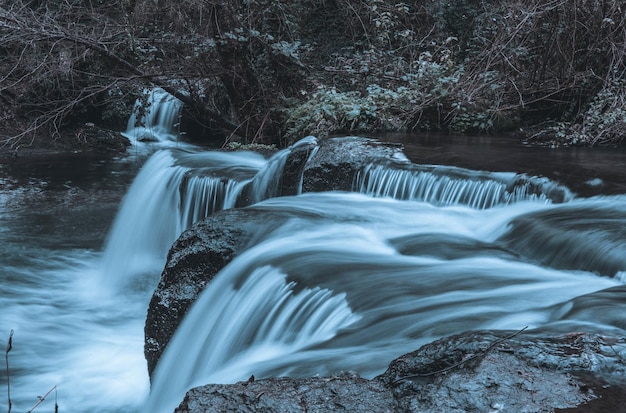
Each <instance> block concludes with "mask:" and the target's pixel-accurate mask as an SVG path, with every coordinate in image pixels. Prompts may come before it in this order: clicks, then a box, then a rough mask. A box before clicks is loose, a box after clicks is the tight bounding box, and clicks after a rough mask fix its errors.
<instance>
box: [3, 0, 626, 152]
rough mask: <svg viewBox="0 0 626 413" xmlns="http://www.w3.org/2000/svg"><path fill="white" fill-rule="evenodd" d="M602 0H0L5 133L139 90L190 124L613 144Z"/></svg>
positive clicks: (201, 130) (71, 123)
mask: <svg viewBox="0 0 626 413" xmlns="http://www.w3.org/2000/svg"><path fill="white" fill-rule="evenodd" d="M624 11H625V10H623V8H622V2H620V1H600V0H484V1H470V0H461V1H454V2H451V1H450V2H448V1H434V0H432V1H407V2H395V1H394V2H389V1H381V0H294V1H276V0H180V1H173V0H117V1H104V0H39V1H37V0H31V1H27V0H0V122H1V123H0V124H1V125H3V126H4V130H3V131H2V133H4V135H3V137H2V138H3V142H4V144H5V145H16V144H18V143H20V142H22V143H23V142H25V141H32V139H34V138H36V139H37V140H39V141H40V140H42V139H53V140H54V139H56V138H57V137H58V136H60V135H61V134H62V133H63V130H64V128H70V129H71V128H72V127H76V125H81V124H84V123H85V122H94V123H96V124H97V125H98V126H102V127H107V128H111V129H114V130H122V129H124V128H125V123H126V119H127V118H128V116H129V114H130V111H131V110H132V108H133V103H134V101H135V99H136V98H137V97H139V96H141V95H142V93H143V91H144V90H145V88H149V87H155V86H159V87H163V88H165V89H166V90H168V91H170V92H171V93H173V94H175V95H176V96H177V97H179V98H180V99H181V100H183V102H184V103H185V119H187V125H189V126H187V128H188V129H189V134H191V135H194V136H196V137H199V138H201V139H204V140H205V141H211V142H212V143H214V144H223V143H225V142H227V141H230V140H238V141H241V142H243V143H274V144H278V145H286V144H289V143H291V142H293V141H294V140H296V139H299V138H300V137H302V136H304V135H307V134H314V135H316V136H325V135H329V134H336V133H348V132H361V133H375V132H380V131H418V130H425V131H433V130H440V131H448V132H455V133H503V132H514V133H515V135H516V136H519V137H521V138H523V139H527V140H529V141H534V142H542V143H549V144H551V145H615V144H619V143H621V142H622V141H623V136H624V132H625V130H626V105H625V99H626V87H625V86H626V82H625V76H624V71H625V70H626V60H625V55H626V25H624V24H623V19H624Z"/></svg>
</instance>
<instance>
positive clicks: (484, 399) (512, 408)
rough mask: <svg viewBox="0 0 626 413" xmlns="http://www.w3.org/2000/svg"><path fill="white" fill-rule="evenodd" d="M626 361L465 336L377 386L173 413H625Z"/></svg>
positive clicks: (586, 349)
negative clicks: (340, 412)
mask: <svg viewBox="0 0 626 413" xmlns="http://www.w3.org/2000/svg"><path fill="white" fill-rule="evenodd" d="M624 354H626V339H624V338H623V337H622V338H617V337H608V336H600V335H596V334H586V333H575V334H569V335H560V336H549V335H542V334H529V333H520V334H517V335H516V334H515V333H513V332H504V331H478V332H467V333H463V334H459V335H455V336H451V337H448V338H444V339H441V340H438V341H435V342H433V343H430V344H427V345H425V346H423V347H421V348H420V349H419V350H417V351H415V352H412V353H409V354H406V355H404V356H402V357H400V358H398V359H396V360H394V361H392V362H391V364H390V365H389V368H388V369H387V371H386V372H384V373H383V374H382V375H380V376H378V377H376V378H374V379H373V380H366V379H363V378H361V377H360V376H358V375H357V374H354V373H346V374H342V375H339V376H336V377H326V378H319V377H314V378H305V379H303V378H279V379H266V380H256V381H253V382H242V383H237V384H231V385H222V384H210V385H205V386H201V387H197V388H194V389H192V390H190V391H189V392H188V393H187V395H186V397H185V399H184V400H183V402H182V403H181V404H180V406H179V407H178V408H177V409H176V410H175V412H178V413H183V412H184V413H199V412H218V411H239V412H283V411H289V412H322V411H324V412H326V411H350V412H374V411H375V412H386V411H389V412H432V413H434V412H459V413H460V412H472V411H474V412H533V413H534V412H557V411H562V412H585V411H607V412H608V411H611V412H623V411H624V406H625V405H624V401H625V400H626V385H625V383H626V380H624V373H625V372H626V364H625V363H624V359H623V355H624ZM601 408H602V409H605V410H598V409H601Z"/></svg>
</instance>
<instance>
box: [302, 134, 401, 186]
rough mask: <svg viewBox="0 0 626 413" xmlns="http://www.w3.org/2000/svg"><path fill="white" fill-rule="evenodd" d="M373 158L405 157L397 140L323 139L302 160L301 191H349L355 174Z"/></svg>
mask: <svg viewBox="0 0 626 413" xmlns="http://www.w3.org/2000/svg"><path fill="white" fill-rule="evenodd" d="M377 158H378V159H392V158H394V159H406V157H405V156H404V154H403V152H402V146H401V145H398V144H392V143H384V142H380V141H377V140H375V139H367V138H360V137H344V138H331V139H326V140H323V141H321V142H320V144H319V149H318V151H317V153H316V154H315V156H313V157H312V158H311V159H310V160H309V162H307V164H306V167H305V169H304V177H303V182H302V192H322V191H331V190H334V191H351V190H352V184H353V181H354V177H355V176H356V174H357V173H358V172H359V171H360V170H361V168H362V167H363V166H365V165H366V164H367V163H368V162H369V161H371V160H372V159H377Z"/></svg>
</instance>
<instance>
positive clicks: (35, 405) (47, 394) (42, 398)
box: [26, 384, 57, 413]
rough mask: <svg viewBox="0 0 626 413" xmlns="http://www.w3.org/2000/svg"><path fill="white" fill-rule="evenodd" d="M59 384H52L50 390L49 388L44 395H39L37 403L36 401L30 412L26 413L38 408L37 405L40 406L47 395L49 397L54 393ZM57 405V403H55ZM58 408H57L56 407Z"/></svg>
mask: <svg viewBox="0 0 626 413" xmlns="http://www.w3.org/2000/svg"><path fill="white" fill-rule="evenodd" d="M56 389H57V386H56V384H55V385H54V386H52V388H51V389H50V390H48V392H47V393H46V394H44V395H43V396H39V400H37V403H35V404H34V405H33V407H31V408H30V409H29V410H28V412H26V413H31V412H32V411H33V410H35V409H36V408H37V406H39V405H40V404H41V403H43V401H44V400H46V397H48V396H49V395H50V393H52V391H53V390H56ZM55 405H56V403H55ZM55 410H56V408H55Z"/></svg>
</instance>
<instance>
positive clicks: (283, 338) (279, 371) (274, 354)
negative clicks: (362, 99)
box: [144, 193, 626, 412]
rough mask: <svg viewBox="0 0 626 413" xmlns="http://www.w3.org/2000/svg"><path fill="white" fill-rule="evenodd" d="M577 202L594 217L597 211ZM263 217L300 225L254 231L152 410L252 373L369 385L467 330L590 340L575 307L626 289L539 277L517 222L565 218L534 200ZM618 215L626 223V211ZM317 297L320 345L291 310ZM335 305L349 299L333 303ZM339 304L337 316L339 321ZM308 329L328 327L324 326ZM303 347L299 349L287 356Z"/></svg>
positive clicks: (273, 204)
mask: <svg viewBox="0 0 626 413" xmlns="http://www.w3.org/2000/svg"><path fill="white" fill-rule="evenodd" d="M572 202H576V204H577V205H578V208H580V209H588V210H592V209H593V201H587V200H581V201H572ZM255 208H259V209H262V210H263V211H265V212H267V213H268V217H280V215H281V213H283V212H285V211H288V216H289V217H290V219H288V220H287V221H281V220H280V218H274V219H276V220H277V221H276V222H277V223H279V222H283V223H282V224H277V225H279V226H278V228H277V227H276V226H270V227H268V228H269V229H268V231H267V233H262V234H259V233H258V232H256V233H255V236H256V237H257V238H258V239H259V243H257V244H256V245H255V246H253V247H251V248H249V249H248V250H246V251H245V252H244V253H242V254H241V255H240V256H238V257H237V258H235V260H234V261H233V262H231V263H230V264H229V265H228V266H227V267H225V268H224V269H223V270H222V271H221V272H220V273H219V274H218V275H217V276H216V277H215V278H214V279H213V280H212V281H211V284H210V285H209V287H208V288H207V289H206V290H205V291H204V292H203V293H202V295H201V296H200V297H199V298H198V300H197V301H196V303H195V304H194V306H193V307H192V309H191V310H190V312H189V313H188V315H187V316H186V317H185V319H184V320H183V322H182V324H181V325H180V326H179V329H178V331H177V332H176V334H175V336H174V337H173V338H172V340H171V341H170V343H169V344H168V347H167V349H166V351H165V353H164V354H163V355H162V358H161V360H160V361H159V364H158V366H157V369H156V373H155V374H154V375H153V381H152V393H151V398H150V401H149V404H148V405H147V407H146V408H145V410H144V411H146V412H148V411H149V412H155V411H163V412H166V411H172V409H173V408H174V407H175V406H176V405H177V403H178V402H180V400H182V398H183V396H184V393H185V391H186V390H187V389H188V388H190V387H192V386H194V385H199V384H203V383H216V382H217V383H231V382H235V381H239V380H245V379H246V378H247V377H248V376H249V375H250V374H254V375H255V377H257V378H258V377H268V376H283V375H290V376H311V375H315V374H320V375H329V374H332V373H334V372H337V371H343V370H350V369H354V368H355V366H358V371H359V373H360V374H362V375H364V376H367V377H371V376H373V375H375V374H378V373H380V372H382V371H383V370H384V368H385V367H386V365H387V363H388V361H389V360H390V359H393V358H394V357H397V356H398V355H400V354H404V353H407V352H409V351H412V350H414V349H415V348H417V347H419V346H420V345H421V344H425V343H427V342H430V341H433V340H434V339H437V338H439V337H442V336H445V335H449V334H454V333H457V332H461V331H465V330H468V329H520V328H522V327H524V326H529V327H530V328H540V327H541V328H551V329H554V330H555V331H558V330H560V329H562V330H564V331H567V330H566V329H565V327H566V326H567V328H581V327H582V326H584V328H586V329H589V328H590V327H589V326H588V325H587V324H588V319H589V318H590V317H592V316H591V314H596V315H599V313H593V312H592V313H591V314H590V313H587V314H584V316H583V315H582V314H580V313H573V312H571V311H570V312H568V309H570V308H571V306H572V305H575V304H574V303H575V302H576V300H577V299H578V297H581V296H585V295H591V296H594V294H596V293H597V292H601V291H610V289H611V288H615V287H619V286H620V285H621V282H620V281H619V280H615V279H611V278H608V277H598V276H597V275H595V274H593V273H590V272H583V271H577V272H571V271H561V270H559V269H555V268H549V267H542V266H540V265H536V264H534V263H533V260H532V259H531V258H529V259H526V258H525V257H524V256H521V255H518V254H517V253H516V252H515V251H513V250H510V249H508V248H507V246H506V242H504V240H505V239H506V237H507V234H508V232H507V231H508V228H509V224H510V223H511V222H512V221H514V220H515V219H518V217H520V216H524V215H525V214H530V215H533V214H543V213H549V212H550V211H553V213H554V214H555V215H557V214H558V213H559V211H565V210H566V209H565V206H563V205H549V204H544V203H541V202H528V201H526V202H518V203H515V204H512V205H509V206H507V207H506V208H492V209H488V210H478V209H474V208H467V207H454V208H441V207H433V206H431V205H429V204H426V203H422V202H407V201H397V200H390V199H376V198H371V197H368V196H364V195H361V194H350V193H321V194H303V195H300V196H297V197H283V198H274V199H269V200H267V201H264V202H261V203H258V204H256V205H253V206H251V207H249V209H252V210H253V209H255ZM613 212H614V215H613V216H614V217H615V219H617V220H621V221H620V222H621V223H626V219H625V218H623V212H624V208H623V207H621V208H617V209H614V211H613ZM620 215H622V217H620ZM618 217H620V218H618ZM268 219H269V218H268ZM606 235H608V234H605V236H606ZM622 236H626V234H624V233H623V232H622ZM598 237H602V235H601V234H598ZM622 239H623V238H622ZM420 243H421V246H422V247H423V248H420ZM622 268H626V265H622ZM285 280H286V281H285ZM315 288H318V289H320V290H321V291H325V292H327V293H326V297H327V298H326V299H323V300H319V302H317V303H315V305H316V306H317V309H316V307H306V306H304V305H303V304H301V303H300V304H299V305H300V310H299V311H306V312H307V313H311V314H316V313H315V311H317V312H319V314H323V315H324V317H326V319H327V320H328V321H329V322H332V324H334V326H333V328H332V329H328V330H325V331H326V333H324V334H322V333H321V332H316V333H315V334H311V332H312V331H314V329H310V328H309V329H307V328H304V327H303V325H304V319H301V318H299V317H298V315H297V313H296V312H295V309H296V308H297V307H294V306H291V305H288V304H287V302H286V297H290V294H293V296H294V297H295V296H296V293H295V292H294V293H291V292H290V291H289V290H290V289H292V290H294V291H301V292H300V294H304V292H309V291H311V289H315ZM331 297H335V299H336V300H339V297H341V298H340V301H338V302H337V303H334V304H332V305H331V304H330V301H329V300H330V299H331ZM594 297H595V298H590V300H598V299H599V298H598V297H599V296H598V295H595V296H594ZM618 301H619V294H617V293H615V294H609V295H607V296H606V297H604V299H603V305H607V303H609V302H610V303H613V304H617V302H618ZM329 306H330V307H333V308H335V309H337V310H340V311H341V312H340V313H338V314H334V313H333V314H332V315H331V316H329V315H328V314H327V309H328V307H329ZM622 306H623V304H622ZM306 319H308V320H310V321H311V322H314V323H319V322H320V320H319V318H318V316H317V314H316V315H310V316H307V317H306ZM604 319H605V320H608V321H607V322H606V324H603V323H601V322H597V323H596V327H597V328H599V329H604V331H608V330H609V329H612V330H616V329H620V328H623V327H626V323H623V322H622V321H620V320H618V318H616V317H613V318H611V319H608V318H606V317H605V318H604ZM337 321H340V322H337ZM268 323H270V324H271V325H273V327H272V328H273V329H275V331H280V332H282V334H281V335H279V336H277V337H276V338H275V339H273V340H268V339H267V336H266V335H265V334H264V333H262V332H263V331H265V330H266V329H267V328H268ZM294 325H298V327H297V328H294ZM572 326H576V327H572ZM293 334H295V335H296V337H293V336H292V335H293ZM295 340H299V341H300V342H301V345H300V346H296V345H287V344H288V343H291V342H294V341H295Z"/></svg>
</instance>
